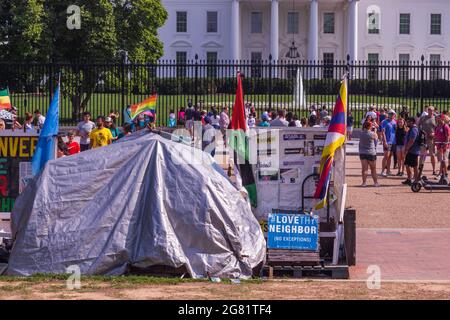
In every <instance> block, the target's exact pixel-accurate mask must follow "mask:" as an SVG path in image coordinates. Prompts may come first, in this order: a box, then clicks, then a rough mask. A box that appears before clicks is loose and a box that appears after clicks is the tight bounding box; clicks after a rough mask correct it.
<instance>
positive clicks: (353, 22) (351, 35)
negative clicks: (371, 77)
mask: <svg viewBox="0 0 450 320" xmlns="http://www.w3.org/2000/svg"><path fill="white" fill-rule="evenodd" d="M358 1H359V0H349V2H350V6H349V8H348V49H347V53H348V54H349V55H350V60H358ZM345 58H347V57H345Z"/></svg>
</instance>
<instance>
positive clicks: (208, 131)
mask: <svg viewBox="0 0 450 320" xmlns="http://www.w3.org/2000/svg"><path fill="white" fill-rule="evenodd" d="M203 121H204V122H205V125H204V126H203V128H202V137H203V138H202V150H203V151H206V152H208V153H210V154H211V156H212V157H213V158H214V156H215V154H216V146H215V145H216V143H215V136H216V130H215V129H214V127H213V126H212V125H211V118H210V117H208V116H205V117H204V118H203ZM209 145H211V146H210V147H208V146H209Z"/></svg>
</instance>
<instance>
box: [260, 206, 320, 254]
mask: <svg viewBox="0 0 450 320" xmlns="http://www.w3.org/2000/svg"><path fill="white" fill-rule="evenodd" d="M318 220H319V218H318V216H317V215H315V216H310V215H308V214H289V213H269V219H268V225H269V230H268V232H267V248H269V249H295V250H308V251H317V248H318V239H319V222H318Z"/></svg>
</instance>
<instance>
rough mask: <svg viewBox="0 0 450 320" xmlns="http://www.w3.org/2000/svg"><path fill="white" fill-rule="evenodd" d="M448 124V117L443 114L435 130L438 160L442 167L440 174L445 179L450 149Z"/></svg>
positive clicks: (437, 119) (449, 128)
mask: <svg viewBox="0 0 450 320" xmlns="http://www.w3.org/2000/svg"><path fill="white" fill-rule="evenodd" d="M446 122H448V117H447V116H446V115H444V114H443V115H441V116H440V117H437V118H436V123H437V127H436V129H435V130H434V137H435V143H436V150H437V158H438V162H439V163H440V166H441V167H440V170H439V171H440V172H439V173H440V174H441V175H442V176H443V177H446V176H447V166H446V163H445V162H446V161H447V158H448V154H449V148H450V144H449V143H450V127H449V126H448V125H447V124H446Z"/></svg>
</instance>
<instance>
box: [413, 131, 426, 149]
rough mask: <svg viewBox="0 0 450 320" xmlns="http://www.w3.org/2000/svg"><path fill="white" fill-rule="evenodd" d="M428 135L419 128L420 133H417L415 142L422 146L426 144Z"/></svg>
mask: <svg viewBox="0 0 450 320" xmlns="http://www.w3.org/2000/svg"><path fill="white" fill-rule="evenodd" d="M426 137H427V134H426V133H425V131H423V130H421V129H419V134H418V135H417V138H416V141H415V143H416V144H417V145H418V146H420V147H422V146H426Z"/></svg>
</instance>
